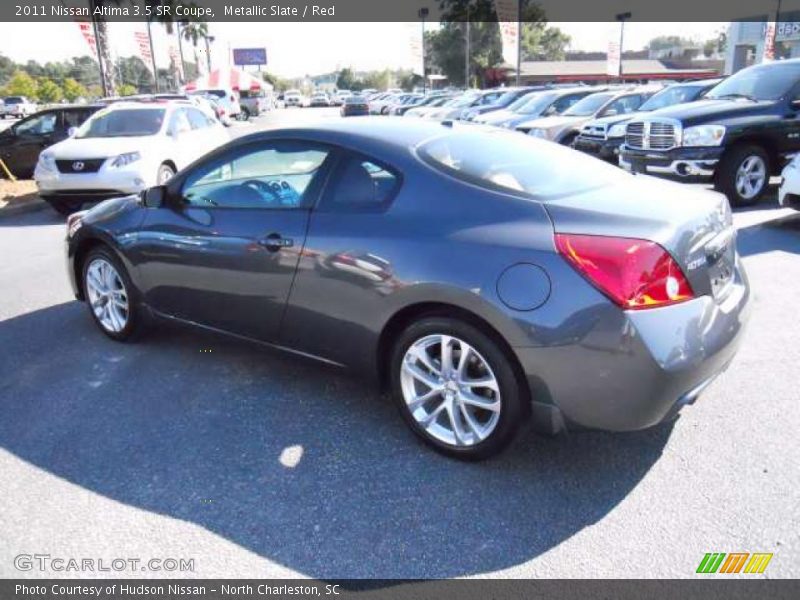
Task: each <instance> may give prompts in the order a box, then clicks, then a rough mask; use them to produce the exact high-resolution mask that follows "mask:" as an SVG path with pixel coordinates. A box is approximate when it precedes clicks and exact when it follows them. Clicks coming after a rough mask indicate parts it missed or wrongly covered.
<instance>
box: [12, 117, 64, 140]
mask: <svg viewBox="0 0 800 600" xmlns="http://www.w3.org/2000/svg"><path fill="white" fill-rule="evenodd" d="M56 121H58V115H57V114H56V113H54V112H49V113H45V114H43V115H36V116H35V117H31V118H30V119H25V120H24V121H20V122H19V125H17V126H16V128H15V129H14V131H15V132H16V133H17V135H48V134H50V133H53V132H54V131H55V129H56Z"/></svg>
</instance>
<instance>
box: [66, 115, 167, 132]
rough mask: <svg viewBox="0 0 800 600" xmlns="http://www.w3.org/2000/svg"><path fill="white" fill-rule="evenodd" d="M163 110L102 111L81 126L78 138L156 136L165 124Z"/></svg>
mask: <svg viewBox="0 0 800 600" xmlns="http://www.w3.org/2000/svg"><path fill="white" fill-rule="evenodd" d="M165 113H166V110H165V109H163V108H130V109H125V110H111V111H100V112H98V113H97V114H95V115H94V116H93V117H92V118H91V119H89V120H88V121H86V122H85V123H84V124H83V125H81V127H80V129H78V131H77V133H76V134H75V137H76V138H103V137H136V136H145V135H155V134H157V133H158V132H159V131H161V125H162V124H163V123H164V114H165Z"/></svg>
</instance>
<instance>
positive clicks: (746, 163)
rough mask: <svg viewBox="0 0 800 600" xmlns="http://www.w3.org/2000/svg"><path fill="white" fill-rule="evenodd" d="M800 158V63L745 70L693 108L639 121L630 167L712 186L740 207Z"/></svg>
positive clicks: (626, 147) (630, 142) (628, 149)
mask: <svg viewBox="0 0 800 600" xmlns="http://www.w3.org/2000/svg"><path fill="white" fill-rule="evenodd" d="M798 151H800V59H795V60H784V61H780V62H774V63H766V64H761V65H756V66H753V67H749V68H747V69H743V70H742V71H739V72H738V73H736V74H735V75H733V76H731V77H729V78H728V79H726V80H724V81H723V82H722V83H720V84H719V85H717V86H716V87H714V88H713V89H712V90H711V91H709V92H708V93H707V94H706V96H705V98H704V99H702V100H698V101H696V102H693V103H691V104H683V105H679V106H675V107H672V108H664V109H661V110H657V111H654V112H652V113H650V114H649V115H648V116H647V117H645V118H641V119H634V120H632V121H631V122H630V123H628V126H627V128H626V131H625V143H624V144H623V145H622V148H621V149H620V160H619V163H620V165H621V166H622V167H624V168H626V169H628V170H630V171H634V172H639V173H648V174H653V175H663V176H666V177H669V178H673V179H680V180H686V181H689V180H692V181H707V180H712V181H713V182H714V185H715V187H716V188H717V189H718V190H719V191H721V192H723V193H724V194H725V195H726V196H727V197H728V200H729V201H730V203H731V204H732V205H734V206H743V205H747V204H753V203H755V202H757V201H758V200H759V199H760V198H761V197H762V196H763V195H764V192H765V191H766V189H767V185H768V183H769V178H770V176H771V175H778V174H780V171H781V169H782V167H783V165H784V164H785V162H786V161H787V159H788V158H789V157H790V156H791V155H792V154H794V153H796V152H798Z"/></svg>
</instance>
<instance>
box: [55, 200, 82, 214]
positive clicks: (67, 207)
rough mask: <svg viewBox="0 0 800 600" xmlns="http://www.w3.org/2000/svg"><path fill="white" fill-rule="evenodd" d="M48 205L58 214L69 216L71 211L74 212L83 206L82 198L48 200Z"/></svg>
mask: <svg viewBox="0 0 800 600" xmlns="http://www.w3.org/2000/svg"><path fill="white" fill-rule="evenodd" d="M49 204H50V206H51V207H52V208H53V210H55V211H56V212H57V213H58V214H60V215H64V216H65V217H66V216H69V215H71V214H72V213H76V212H78V211H79V210H81V208H83V201H82V200H50V201H49Z"/></svg>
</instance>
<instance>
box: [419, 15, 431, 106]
mask: <svg viewBox="0 0 800 600" xmlns="http://www.w3.org/2000/svg"><path fill="white" fill-rule="evenodd" d="M428 12H429V11H428V7H427V6H423V7H422V8H420V9H419V11H418V12H417V16H418V17H419V18H420V21H421V22H422V93H423V94H427V93H428V73H427V71H428V69H427V67H426V65H425V18H426V17H427V16H428Z"/></svg>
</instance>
